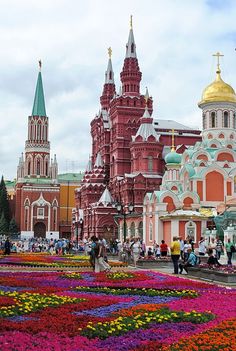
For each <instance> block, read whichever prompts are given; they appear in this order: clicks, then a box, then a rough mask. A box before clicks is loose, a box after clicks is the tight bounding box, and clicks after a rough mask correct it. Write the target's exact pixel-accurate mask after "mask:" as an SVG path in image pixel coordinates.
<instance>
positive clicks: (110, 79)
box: [105, 47, 114, 84]
mask: <svg viewBox="0 0 236 351" xmlns="http://www.w3.org/2000/svg"><path fill="white" fill-rule="evenodd" d="M107 50H108V56H109V59H108V64H107V70H106V73H105V84H114V72H113V69H112V63H111V55H112V49H111V47H109V48H108V49H107Z"/></svg>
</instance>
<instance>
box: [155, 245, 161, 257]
mask: <svg viewBox="0 0 236 351" xmlns="http://www.w3.org/2000/svg"><path fill="white" fill-rule="evenodd" d="M156 257H157V258H160V257H161V249H160V246H159V245H158V244H157V245H156Z"/></svg>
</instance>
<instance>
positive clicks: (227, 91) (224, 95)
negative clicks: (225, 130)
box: [198, 66, 236, 105]
mask: <svg viewBox="0 0 236 351" xmlns="http://www.w3.org/2000/svg"><path fill="white" fill-rule="evenodd" d="M220 73H221V70H220V68H219V66H218V68H217V71H216V79H215V81H214V82H213V83H211V84H210V85H208V86H207V87H206V88H205V89H204V91H203V93H202V100H201V101H200V102H199V104H198V105H201V104H205V103H208V102H236V95H235V91H234V89H233V88H232V87H231V86H230V85H229V84H227V83H225V82H224V81H223V80H222V78H221V76H220Z"/></svg>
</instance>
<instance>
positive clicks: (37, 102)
mask: <svg viewBox="0 0 236 351" xmlns="http://www.w3.org/2000/svg"><path fill="white" fill-rule="evenodd" d="M32 116H46V109H45V102H44V93H43V82H42V75H41V72H39V74H38V80H37V85H36V90H35V96H34V106H33V110H32Z"/></svg>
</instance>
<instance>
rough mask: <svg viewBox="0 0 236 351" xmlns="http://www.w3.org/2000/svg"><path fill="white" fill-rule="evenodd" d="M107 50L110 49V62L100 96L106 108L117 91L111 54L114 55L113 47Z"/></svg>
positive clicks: (103, 106)
mask: <svg viewBox="0 0 236 351" xmlns="http://www.w3.org/2000/svg"><path fill="white" fill-rule="evenodd" d="M107 51H108V64H107V70H106V72H105V84H104V86H103V92H102V96H101V97H100V102H101V105H102V108H103V109H106V110H107V109H108V106H109V102H110V101H111V99H112V98H113V96H114V94H115V92H116V87H115V81H114V72H113V68H112V63H111V55H112V49H111V47H109V48H108V49H107Z"/></svg>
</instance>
